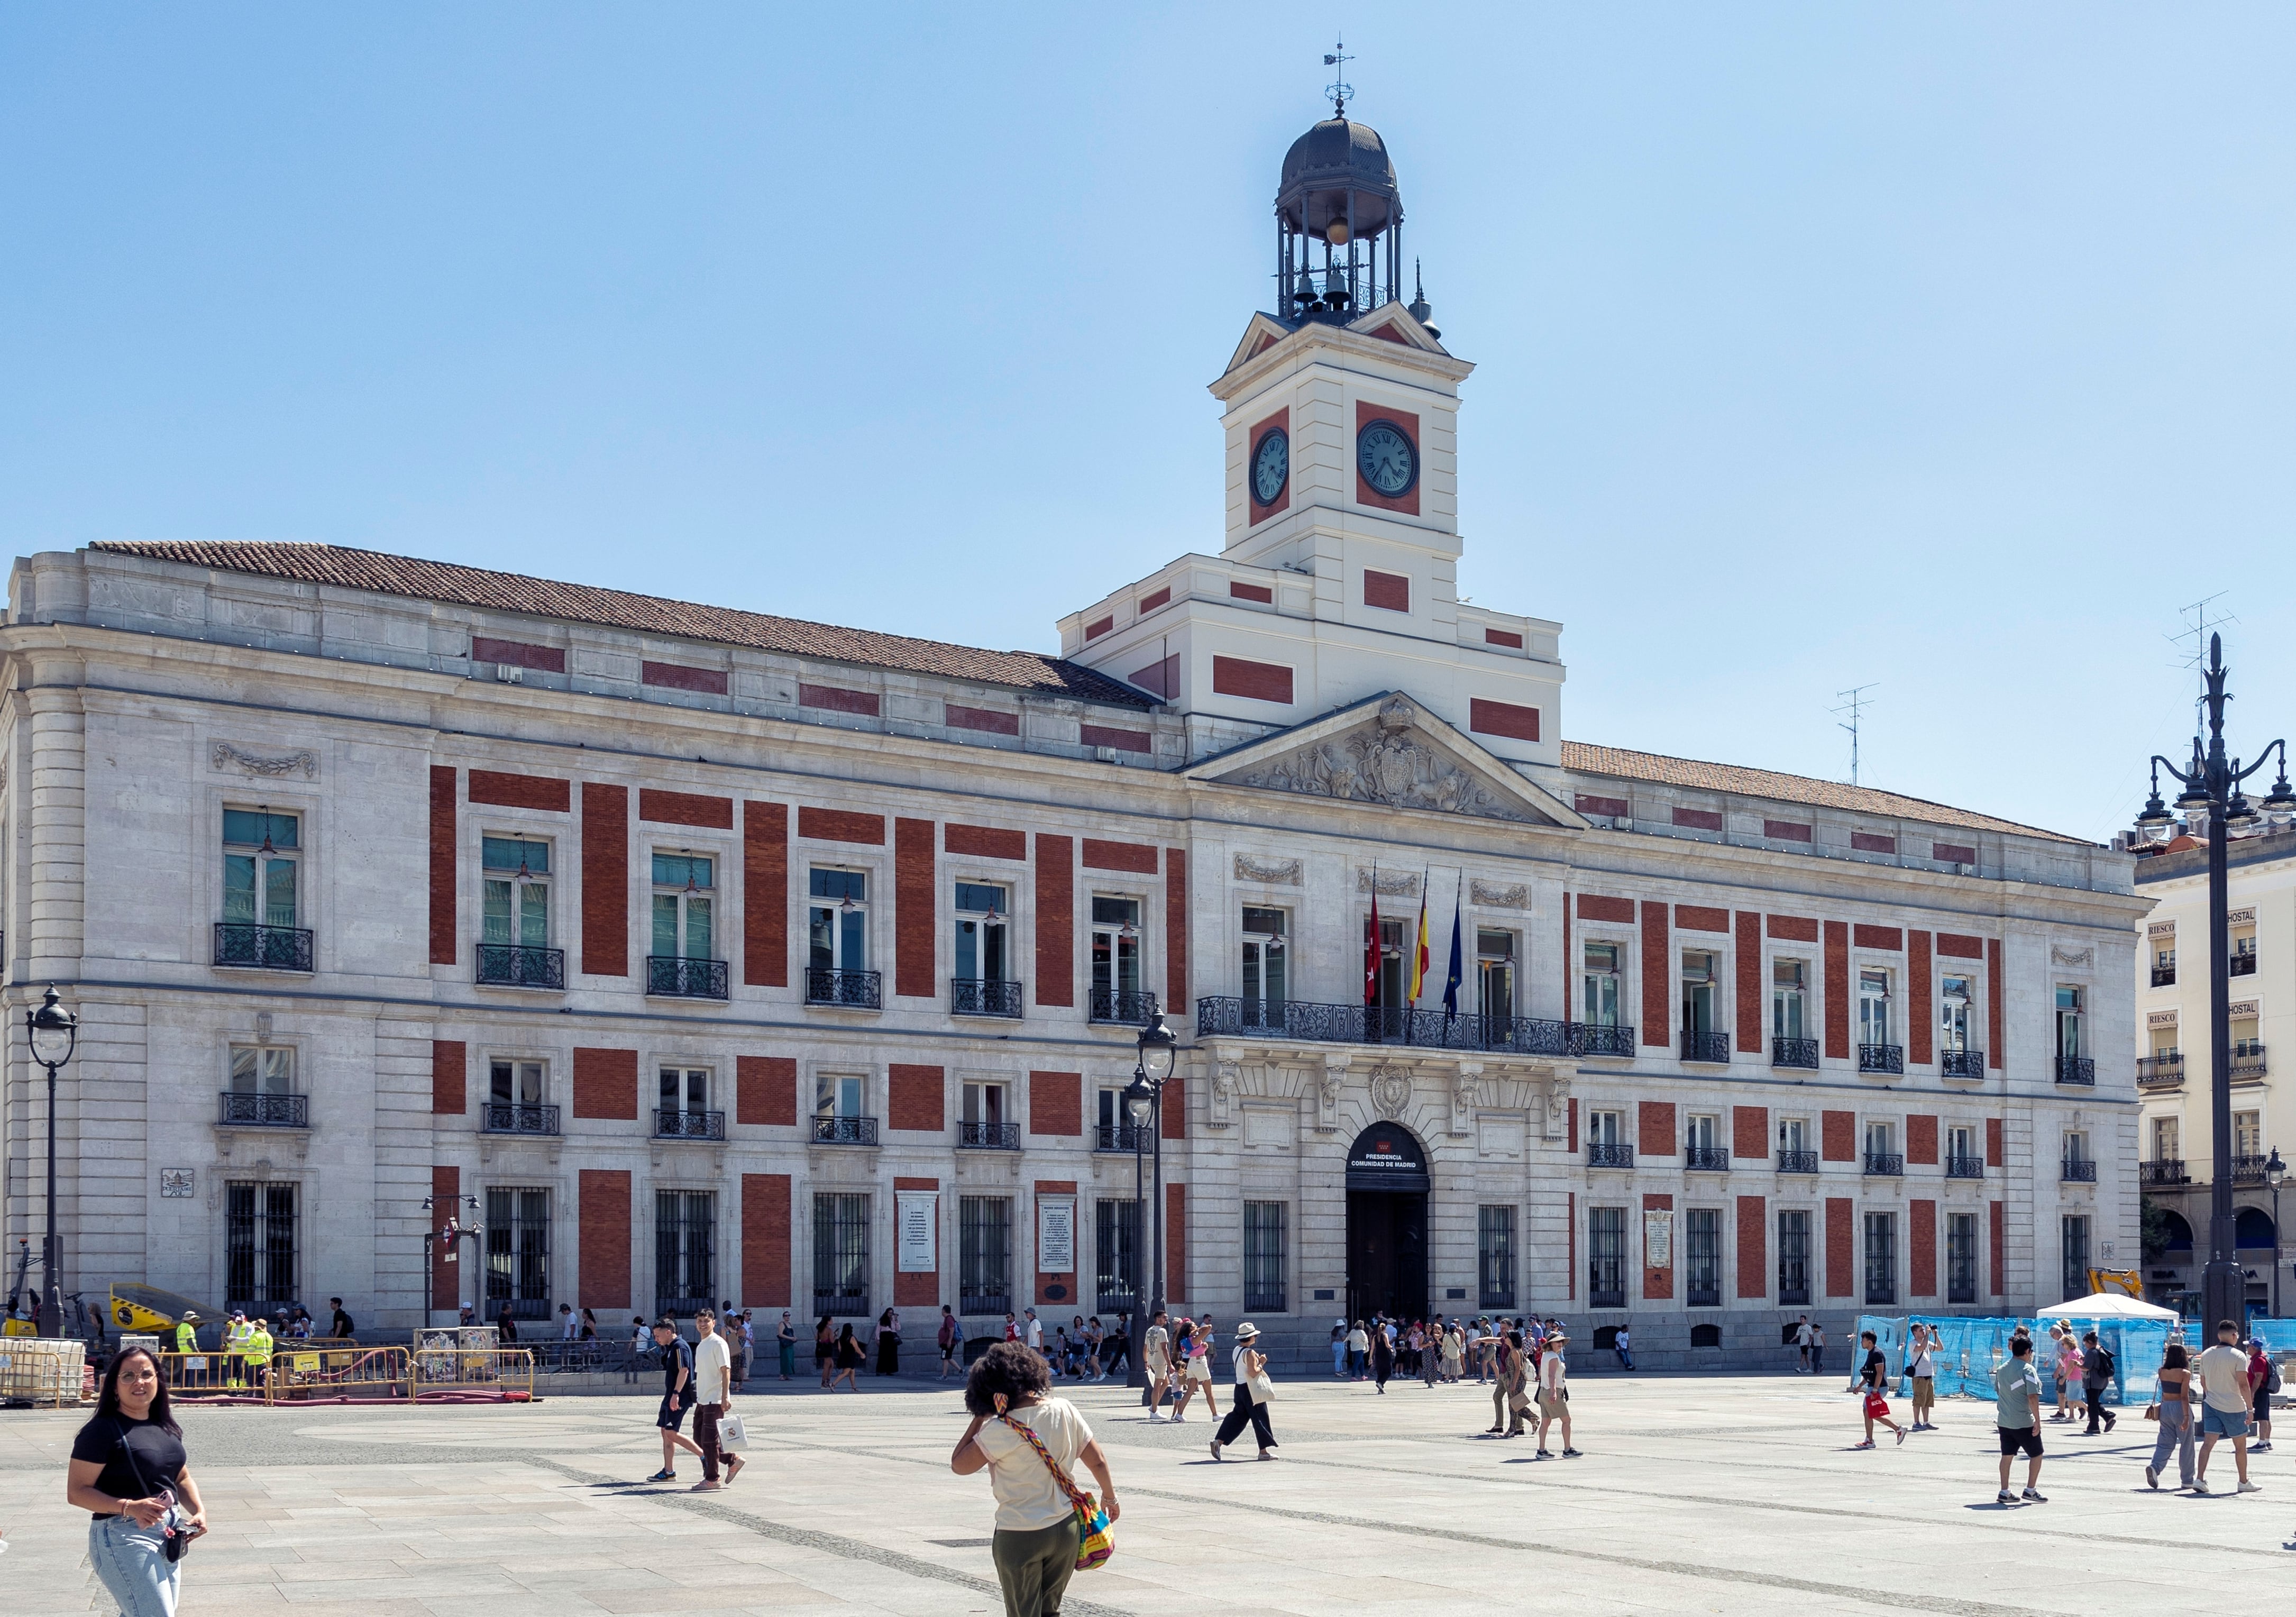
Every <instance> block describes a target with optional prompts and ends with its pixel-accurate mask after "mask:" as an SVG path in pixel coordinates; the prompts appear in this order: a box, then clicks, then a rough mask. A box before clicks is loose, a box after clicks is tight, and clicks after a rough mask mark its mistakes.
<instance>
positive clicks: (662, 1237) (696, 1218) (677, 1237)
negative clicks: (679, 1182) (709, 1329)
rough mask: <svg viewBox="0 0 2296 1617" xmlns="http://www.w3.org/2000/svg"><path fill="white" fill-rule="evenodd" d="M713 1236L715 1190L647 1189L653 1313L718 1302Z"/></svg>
mask: <svg viewBox="0 0 2296 1617" xmlns="http://www.w3.org/2000/svg"><path fill="white" fill-rule="evenodd" d="M653 1289H654V1310H655V1312H657V1313H661V1314H691V1313H693V1312H694V1311H695V1310H697V1309H714V1308H716V1307H717V1301H715V1300H716V1298H717V1194H716V1193H715V1192H713V1191H707V1190H657V1191H655V1192H654V1193H653Z"/></svg>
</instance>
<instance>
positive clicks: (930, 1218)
mask: <svg viewBox="0 0 2296 1617" xmlns="http://www.w3.org/2000/svg"><path fill="white" fill-rule="evenodd" d="M893 1222H894V1225H895V1226H896V1227H897V1228H898V1231H899V1235H898V1240H897V1241H896V1243H895V1245H896V1249H897V1252H896V1256H895V1258H894V1260H893V1267H894V1268H896V1269H898V1271H899V1272H900V1273H902V1274H904V1275H930V1274H932V1273H933V1272H934V1271H936V1270H937V1269H939V1268H940V1252H939V1242H938V1241H937V1239H936V1236H937V1235H938V1233H939V1223H940V1193H939V1191H937V1190H897V1191H895V1192H894V1193H893Z"/></svg>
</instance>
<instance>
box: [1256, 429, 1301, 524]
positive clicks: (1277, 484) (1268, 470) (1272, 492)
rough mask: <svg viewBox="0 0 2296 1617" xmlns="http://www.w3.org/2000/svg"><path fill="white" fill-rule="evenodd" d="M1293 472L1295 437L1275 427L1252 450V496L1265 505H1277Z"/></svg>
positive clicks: (1265, 433)
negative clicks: (1285, 480)
mask: <svg viewBox="0 0 2296 1617" xmlns="http://www.w3.org/2000/svg"><path fill="white" fill-rule="evenodd" d="M1291 475H1292V440H1291V439H1289V438H1287V437H1285V436H1284V432H1283V428H1281V427H1271V428H1269V429H1268V430H1267V431H1266V432H1264V433H1262V434H1261V435H1260V439H1259V443H1258V444H1256V445H1255V446H1253V447H1252V451H1251V497H1252V498H1253V499H1254V500H1256V501H1258V502H1259V504H1260V505H1274V504H1275V497H1276V496H1277V495H1279V494H1282V493H1283V480H1284V479H1286V478H1288V477H1290V476H1291Z"/></svg>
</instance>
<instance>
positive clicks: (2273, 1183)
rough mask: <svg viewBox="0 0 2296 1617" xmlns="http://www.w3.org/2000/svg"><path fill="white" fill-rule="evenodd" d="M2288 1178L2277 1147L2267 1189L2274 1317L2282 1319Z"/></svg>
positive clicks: (2270, 1163) (2271, 1158)
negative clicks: (2283, 1193) (2283, 1192)
mask: <svg viewBox="0 0 2296 1617" xmlns="http://www.w3.org/2000/svg"><path fill="white" fill-rule="evenodd" d="M2287 1177H2288V1164H2287V1163H2285V1162H2284V1161H2281V1160H2280V1147H2279V1146H2277V1145H2275V1146H2274V1147H2273V1148H2272V1154H2271V1156H2269V1157H2268V1158H2267V1159H2266V1160H2265V1163H2264V1183H2265V1187H2266V1188H2267V1189H2268V1190H2270V1191H2271V1192H2272V1317H2274V1318H2275V1319H2277V1318H2279V1317H2280V1185H2281V1181H2282V1180H2284V1179H2285V1178H2287Z"/></svg>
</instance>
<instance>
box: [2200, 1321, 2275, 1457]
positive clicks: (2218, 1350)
mask: <svg viewBox="0 0 2296 1617" xmlns="http://www.w3.org/2000/svg"><path fill="white" fill-rule="evenodd" d="M2239 1343H2240V1327H2239V1326H2236V1325H2235V1324H2234V1323H2233V1322H2232V1321H2231V1320H2229V1319H2220V1320H2218V1322H2217V1345H2216V1346H2214V1347H2213V1348H2210V1350H2208V1351H2207V1352H2205V1353H2203V1354H2202V1355H2201V1356H2200V1357H2199V1358H2196V1359H2194V1361H2193V1374H2194V1375H2196V1376H2198V1377H2199V1378H2200V1383H2201V1391H2202V1399H2201V1463H2200V1465H2199V1467H2198V1468H2197V1469H2196V1470H2195V1471H2194V1474H2193V1491H2194V1493H2206V1492H2208V1490H2209V1450H2210V1449H2214V1448H2215V1447H2216V1446H2217V1439H2218V1438H2220V1437H2228V1438H2230V1439H2232V1458H2233V1464H2234V1465H2235V1466H2236V1467H2237V1468H2238V1469H2239V1472H2240V1489H2239V1491H2240V1492H2242V1493H2255V1492H2258V1491H2259V1490H2258V1488H2257V1485H2256V1484H2255V1483H2253V1482H2250V1481H2249V1480H2248V1407H2249V1404H2250V1402H2251V1399H2253V1398H2254V1396H2255V1393H2254V1390H2253V1389H2252V1388H2251V1385H2250V1383H2249V1378H2248V1355H2247V1354H2245V1353H2243V1352H2242V1351H2241V1350H2240V1346H2239Z"/></svg>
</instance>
